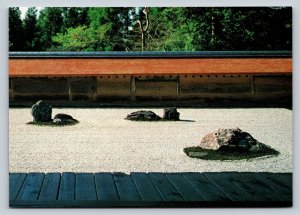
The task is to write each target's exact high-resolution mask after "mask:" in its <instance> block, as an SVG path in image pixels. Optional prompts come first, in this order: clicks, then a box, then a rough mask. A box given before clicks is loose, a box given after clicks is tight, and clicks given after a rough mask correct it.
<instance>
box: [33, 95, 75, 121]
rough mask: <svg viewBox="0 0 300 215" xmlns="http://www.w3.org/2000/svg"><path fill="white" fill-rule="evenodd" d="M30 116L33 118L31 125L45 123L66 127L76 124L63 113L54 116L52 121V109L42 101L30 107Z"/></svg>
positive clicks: (69, 116)
mask: <svg viewBox="0 0 300 215" xmlns="http://www.w3.org/2000/svg"><path fill="white" fill-rule="evenodd" d="M31 115H32V116H33V123H42V124H43V123H44V124H45V123H47V124H48V125H53V124H54V125H66V124H74V123H77V122H78V121H77V120H76V119H74V118H73V117H72V116H71V115H68V114H65V113H59V114H56V115H55V116H54V118H53V120H52V107H51V106H50V105H49V104H47V103H45V102H44V101H42V100H40V101H38V102H36V103H35V104H34V105H33V106H32V107H31Z"/></svg>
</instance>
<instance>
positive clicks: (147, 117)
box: [125, 110, 161, 121]
mask: <svg viewBox="0 0 300 215" xmlns="http://www.w3.org/2000/svg"><path fill="white" fill-rule="evenodd" d="M125 119H128V120H134V121H158V120H160V119H161V118H160V116H158V115H156V114H155V113H154V112H152V111H146V110H140V111H136V112H133V113H131V114H128V115H127V117H126V118H125Z"/></svg>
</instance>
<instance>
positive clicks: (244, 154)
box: [183, 146, 279, 160]
mask: <svg viewBox="0 0 300 215" xmlns="http://www.w3.org/2000/svg"><path fill="white" fill-rule="evenodd" d="M183 151H184V152H185V154H186V155H187V156H189V157H191V158H198V159H203V160H243V159H246V160H248V159H253V158H258V157H264V156H268V157H269V156H277V155H279V152H278V151H276V150H275V149H272V148H268V147H266V148H264V149H262V150H260V151H258V152H249V151H247V150H244V149H235V150H232V149H230V150H229V149H226V148H224V149H222V148H220V149H219V150H210V149H203V148H201V147H197V146H194V147H187V148H184V150H183Z"/></svg>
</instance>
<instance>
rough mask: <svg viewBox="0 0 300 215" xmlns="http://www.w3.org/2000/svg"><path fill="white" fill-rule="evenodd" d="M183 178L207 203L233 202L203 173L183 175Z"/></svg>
mask: <svg viewBox="0 0 300 215" xmlns="http://www.w3.org/2000/svg"><path fill="white" fill-rule="evenodd" d="M183 176H184V177H185V178H186V179H187V180H188V181H189V182H190V183H191V184H192V186H193V187H194V188H195V189H196V190H197V191H198V192H199V193H200V194H201V196H203V198H204V199H205V200H206V201H231V200H230V198H229V197H228V196H227V195H226V194H225V193H224V192H223V191H222V190H220V189H219V188H218V187H217V186H215V184H213V183H212V182H211V181H210V180H209V179H208V178H207V177H205V176H204V175H203V174H202V173H183Z"/></svg>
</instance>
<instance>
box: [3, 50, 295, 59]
mask: <svg viewBox="0 0 300 215" xmlns="http://www.w3.org/2000/svg"><path fill="white" fill-rule="evenodd" d="M291 57H292V51H195V52H185V51H184V52H183V51H176V52H120V51H106V52H9V58H10V59H11V58H12V59H13V58H22V59H24V58H121V59H122V58H291Z"/></svg>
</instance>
